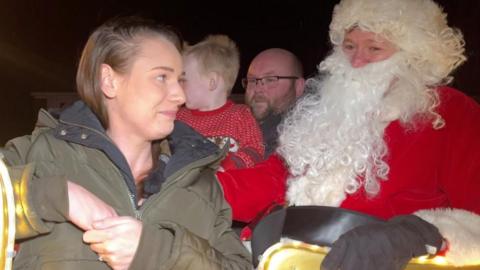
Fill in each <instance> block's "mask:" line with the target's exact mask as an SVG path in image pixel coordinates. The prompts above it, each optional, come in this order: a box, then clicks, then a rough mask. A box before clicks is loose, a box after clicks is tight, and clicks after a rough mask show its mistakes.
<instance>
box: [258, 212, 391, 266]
mask: <svg viewBox="0 0 480 270" xmlns="http://www.w3.org/2000/svg"><path fill="white" fill-rule="evenodd" d="M376 222H383V221H382V220H380V219H378V218H376V217H373V216H369V215H366V214H362V213H359V212H355V211H351V210H347V209H343V208H338V207H328V206H296V207H288V208H282V209H280V210H277V211H275V212H272V213H270V214H269V215H267V216H266V217H264V218H263V219H262V220H261V221H260V222H259V223H258V224H257V225H256V226H255V229H254V230H253V234H252V242H251V245H252V256H253V263H254V265H255V266H257V265H258V262H259V261H258V257H259V255H262V254H263V253H264V252H265V250H267V248H269V247H270V246H272V245H274V244H276V243H278V242H279V241H280V238H282V237H287V238H290V239H293V240H298V241H302V242H305V243H309V244H314V245H319V246H331V245H332V244H333V242H335V240H337V239H338V238H339V237H340V236H341V235H342V234H344V233H345V232H347V231H349V230H351V229H353V228H355V227H357V226H360V225H365V224H370V223H376Z"/></svg>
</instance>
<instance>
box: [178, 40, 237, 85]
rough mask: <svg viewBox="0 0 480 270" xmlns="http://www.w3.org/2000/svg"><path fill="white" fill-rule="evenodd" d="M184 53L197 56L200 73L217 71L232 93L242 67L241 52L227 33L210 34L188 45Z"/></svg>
mask: <svg viewBox="0 0 480 270" xmlns="http://www.w3.org/2000/svg"><path fill="white" fill-rule="evenodd" d="M183 54H184V56H187V55H192V56H194V57H195V58H196V60H197V61H198V64H199V67H200V74H202V75H206V74H208V73H210V72H215V73H217V74H219V75H220V76H222V78H223V79H224V81H225V86H226V88H227V94H230V92H231V91H232V88H233V85H234V84H235V80H236V79H237V75H238V70H239V69H240V52H239V50H238V47H237V45H236V44H235V42H234V41H233V40H231V39H230V38H229V37H228V36H226V35H210V36H208V37H206V38H205V39H204V40H202V41H201V42H199V43H197V44H195V45H192V46H186V48H185V50H184V53H183Z"/></svg>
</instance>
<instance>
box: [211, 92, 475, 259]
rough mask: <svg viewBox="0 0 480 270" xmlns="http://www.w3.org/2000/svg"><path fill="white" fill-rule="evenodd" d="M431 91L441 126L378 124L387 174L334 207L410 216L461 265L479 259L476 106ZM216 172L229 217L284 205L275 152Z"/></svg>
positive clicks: (247, 217) (246, 217)
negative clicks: (435, 233) (372, 192)
mask: <svg viewBox="0 0 480 270" xmlns="http://www.w3.org/2000/svg"><path fill="white" fill-rule="evenodd" d="M438 93H439V96H440V102H441V103H440V107H439V108H438V110H437V112H438V113H439V114H440V115H441V116H442V117H443V119H444V120H445V122H446V125H445V126H444V127H443V128H441V129H438V130H435V129H433V128H432V126H431V124H428V125H425V126H422V127H419V129H416V130H407V129H405V128H404V127H402V126H401V125H400V123H399V122H398V121H394V122H392V123H390V124H389V125H388V126H387V128H386V130H385V140H386V143H387V145H388V150H389V153H388V155H387V157H386V160H387V162H388V164H389V166H390V172H389V174H388V180H387V181H382V182H381V184H380V185H381V186H380V192H379V194H377V196H375V197H374V198H368V197H367V196H365V194H364V193H363V191H362V189H360V190H359V191H358V192H357V193H355V194H352V195H347V197H346V199H345V200H344V201H343V202H342V203H341V204H340V205H339V206H340V207H343V208H347V209H352V210H356V211H359V212H363V213H366V214H371V215H374V216H378V217H381V218H385V219H387V218H390V217H392V216H395V215H399V214H416V215H418V216H420V217H422V218H423V219H425V220H426V221H428V222H430V223H432V224H434V225H435V226H436V227H437V228H438V229H439V230H440V233H441V234H442V235H443V236H444V237H445V239H447V241H448V242H449V251H448V252H447V253H446V254H445V258H446V259H447V261H448V262H451V263H454V264H456V265H465V264H467V263H469V262H470V263H471V262H473V261H478V258H480V245H478V243H480V234H478V230H479V228H480V106H479V105H478V103H476V102H475V101H473V100H472V99H470V98H468V97H467V96H465V95H464V94H462V93H460V92H458V91H456V90H454V89H452V88H447V87H444V88H441V89H439V90H438ZM218 177H219V179H220V182H221V184H222V186H223V188H224V191H225V197H226V199H227V201H228V202H229V203H230V204H231V206H232V209H233V218H234V219H235V220H240V221H244V222H248V221H251V220H252V219H253V218H254V217H255V216H256V215H257V214H258V213H259V212H261V211H263V210H265V209H266V208H268V207H269V206H270V205H271V204H272V203H280V204H282V203H284V194H285V182H286V179H287V177H288V173H287V169H286V168H285V166H284V165H283V162H282V161H281V159H280V158H279V157H278V156H276V155H273V156H270V158H269V159H268V160H266V161H265V162H263V163H261V164H260V165H258V166H257V167H254V168H250V169H248V170H235V171H227V172H225V173H219V174H218Z"/></svg>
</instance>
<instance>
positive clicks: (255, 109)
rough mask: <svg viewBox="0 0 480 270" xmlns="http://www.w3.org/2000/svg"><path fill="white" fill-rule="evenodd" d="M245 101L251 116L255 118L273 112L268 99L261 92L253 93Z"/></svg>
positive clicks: (263, 116) (258, 118)
mask: <svg viewBox="0 0 480 270" xmlns="http://www.w3.org/2000/svg"><path fill="white" fill-rule="evenodd" d="M247 103H248V105H249V106H250V108H251V110H252V113H253V116H254V117H255V119H257V120H262V119H265V118H266V117H267V116H268V115H270V114H272V113H273V108H272V105H271V104H270V101H269V99H268V98H267V97H266V96H265V95H263V94H261V93H255V94H254V95H253V96H252V98H251V99H250V100H248V102H247Z"/></svg>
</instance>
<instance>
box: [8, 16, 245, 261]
mask: <svg viewBox="0 0 480 270" xmlns="http://www.w3.org/2000/svg"><path fill="white" fill-rule="evenodd" d="M180 44H181V43H180V41H179V39H178V37H177V36H176V35H175V34H174V33H172V32H171V31H169V30H168V29H166V28H164V27H162V26H158V25H155V24H152V23H151V22H148V21H145V20H142V19H139V18H122V19H116V20H113V21H110V22H108V23H106V24H104V25H103V26H101V27H99V28H98V29H97V30H96V31H95V32H94V33H93V34H92V35H91V36H90V38H89V40H88V42H87V44H86V46H85V48H84V51H83V54H82V57H81V59H80V64H79V68H78V72H77V89H78V93H79V95H80V97H81V99H82V101H79V102H77V103H75V104H74V105H73V106H71V107H69V108H67V109H66V110H65V111H63V112H62V113H61V114H60V116H59V119H55V118H54V117H52V116H51V115H49V114H48V113H47V112H45V111H41V112H40V114H39V120H38V122H37V126H36V129H35V130H34V132H33V134H32V135H31V136H28V137H21V138H17V139H14V140H12V141H10V142H9V143H8V144H7V147H6V149H5V150H4V155H5V156H6V158H7V160H8V161H9V163H10V165H12V166H11V168H10V169H11V173H12V174H13V175H14V178H16V179H20V180H19V181H14V182H15V183H14V184H15V185H16V186H17V191H18V193H19V194H17V195H18V196H17V200H16V202H17V204H18V207H17V209H20V210H23V211H17V212H18V213H17V215H18V216H17V221H18V222H17V238H18V239H20V238H22V239H25V240H23V241H22V242H20V243H21V244H20V251H19V253H18V254H17V256H16V258H15V261H14V269H110V268H112V269H115V270H117V269H249V268H251V266H250V262H249V255H248V253H247V252H246V250H245V249H244V248H243V246H242V244H241V242H240V241H239V240H238V239H237V237H236V236H235V235H234V233H233V232H232V231H231V230H230V222H231V221H230V220H231V210H230V208H229V206H228V204H227V203H226V202H225V201H224V199H223V193H222V191H221V188H220V187H219V185H218V183H217V181H216V179H215V175H214V173H215V169H216V166H218V165H217V164H218V163H219V161H220V160H221V158H222V157H223V153H221V152H220V151H219V150H218V148H217V147H216V146H215V145H213V144H211V143H210V142H208V141H207V140H204V139H202V137H201V136H199V135H198V134H196V133H195V132H194V131H193V130H191V129H190V128H189V127H188V126H185V125H182V124H180V123H175V122H174V120H175V115H176V112H177V110H178V108H179V106H180V105H181V104H182V103H184V101H185V96H184V93H183V90H182V87H181V85H180V82H181V80H182V76H183V68H182V59H181V55H180V52H179V48H180ZM169 135H170V137H169V138H170V140H168V141H167V139H166V137H167V136H169ZM24 164H28V165H26V166H25V165H24ZM13 165H17V166H13ZM20 174H22V176H21V177H20V176H19V175H20ZM15 176H17V177H15Z"/></svg>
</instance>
